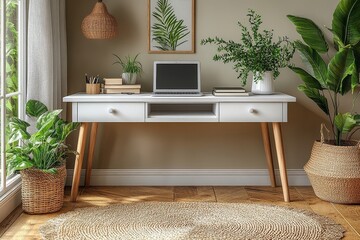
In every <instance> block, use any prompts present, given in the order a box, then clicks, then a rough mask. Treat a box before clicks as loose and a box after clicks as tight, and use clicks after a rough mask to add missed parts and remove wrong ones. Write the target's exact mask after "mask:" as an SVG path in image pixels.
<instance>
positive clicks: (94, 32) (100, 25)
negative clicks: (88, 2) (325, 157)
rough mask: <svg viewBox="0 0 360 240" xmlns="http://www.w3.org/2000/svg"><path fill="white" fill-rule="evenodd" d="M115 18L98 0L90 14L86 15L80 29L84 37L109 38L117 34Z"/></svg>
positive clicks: (100, 0)
mask: <svg viewBox="0 0 360 240" xmlns="http://www.w3.org/2000/svg"><path fill="white" fill-rule="evenodd" d="M117 28H118V27H117V22H116V19H115V18H114V17H113V16H111V15H110V14H109V12H108V11H107V8H106V5H105V4H104V3H103V2H102V0H98V1H97V3H96V4H95V6H94V9H93V10H92V12H91V13H90V15H88V16H86V17H85V18H84V20H83V22H82V24H81V29H82V32H83V34H84V36H85V37H86V38H89V39H110V38H113V37H115V36H116V34H117Z"/></svg>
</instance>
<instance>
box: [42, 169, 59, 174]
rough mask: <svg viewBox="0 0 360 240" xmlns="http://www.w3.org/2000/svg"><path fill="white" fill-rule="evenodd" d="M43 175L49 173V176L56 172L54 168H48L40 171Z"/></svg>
mask: <svg viewBox="0 0 360 240" xmlns="http://www.w3.org/2000/svg"><path fill="white" fill-rule="evenodd" d="M42 171H43V172H45V173H50V174H57V173H58V170H57V169H56V168H50V169H43V170H42Z"/></svg>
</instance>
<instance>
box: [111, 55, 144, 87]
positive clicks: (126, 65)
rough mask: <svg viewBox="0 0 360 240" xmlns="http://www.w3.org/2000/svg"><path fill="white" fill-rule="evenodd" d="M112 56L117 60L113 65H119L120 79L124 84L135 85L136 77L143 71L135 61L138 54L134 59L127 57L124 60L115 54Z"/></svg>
mask: <svg viewBox="0 0 360 240" xmlns="http://www.w3.org/2000/svg"><path fill="white" fill-rule="evenodd" d="M114 56H115V58H116V59H117V61H115V62H114V64H120V65H121V67H122V69H123V74H122V79H123V81H124V84H135V83H136V80H137V77H138V75H140V74H141V72H142V71H143V69H142V65H141V63H140V62H139V61H138V60H137V58H138V56H139V54H137V55H136V56H135V57H131V56H130V55H128V56H126V57H125V59H124V60H122V59H121V58H120V57H119V56H118V55H116V54H114Z"/></svg>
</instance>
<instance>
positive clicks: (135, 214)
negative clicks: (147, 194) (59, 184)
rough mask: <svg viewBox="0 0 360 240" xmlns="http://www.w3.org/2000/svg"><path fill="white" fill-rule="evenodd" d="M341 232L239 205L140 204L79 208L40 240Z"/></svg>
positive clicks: (312, 219) (325, 235) (293, 215)
mask: <svg viewBox="0 0 360 240" xmlns="http://www.w3.org/2000/svg"><path fill="white" fill-rule="evenodd" d="M344 231H345V230H344V228H343V227H342V226H341V225H339V224H336V223H335V222H334V221H332V220H330V219H328V218H326V217H322V216H320V215H317V214H314V213H311V212H308V211H305V210H299V209H292V208H287V207H278V206H272V205H260V204H243V203H174V202H168V203H166V202H161V203H157V202H144V203H135V204H116V205H110V206H106V207H91V208H82V209H77V210H75V211H71V212H68V213H65V214H62V215H59V216H58V217H56V218H54V219H51V220H49V221H48V222H47V223H45V224H44V225H42V226H41V227H40V233H41V235H42V237H43V239H49V240H51V239H59V240H60V239H77V240H80V239H96V240H101V239H104V240H105V239H106V240H112V239H114V240H115V239H122V240H125V239H126V240H130V239H131V240H132V239H134V240H135V239H136V240H140V239H144V240H152V239H164V240H165V239H166V240H175V239H176V240H187V239H191V240H193V239H206V240H211V239H226V240H232V239H265V240H266V239H272V240H275V239H293V240H295V239H301V240H307V239H309V240H310V239H311V240H316V239H324V240H325V239H326V240H332V239H341V238H342V237H343V232H344Z"/></svg>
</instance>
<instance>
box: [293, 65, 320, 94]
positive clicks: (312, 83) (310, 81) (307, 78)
mask: <svg viewBox="0 0 360 240" xmlns="http://www.w3.org/2000/svg"><path fill="white" fill-rule="evenodd" d="M289 68H290V69H291V70H292V71H293V72H295V73H296V74H297V75H298V76H299V77H300V78H301V80H303V82H304V83H305V85H306V86H307V87H309V88H315V89H318V90H322V89H323V88H322V87H321V84H320V83H319V81H318V80H317V79H316V78H314V77H313V76H311V75H310V74H309V73H308V72H306V71H305V70H304V69H301V68H298V67H292V66H289Z"/></svg>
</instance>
